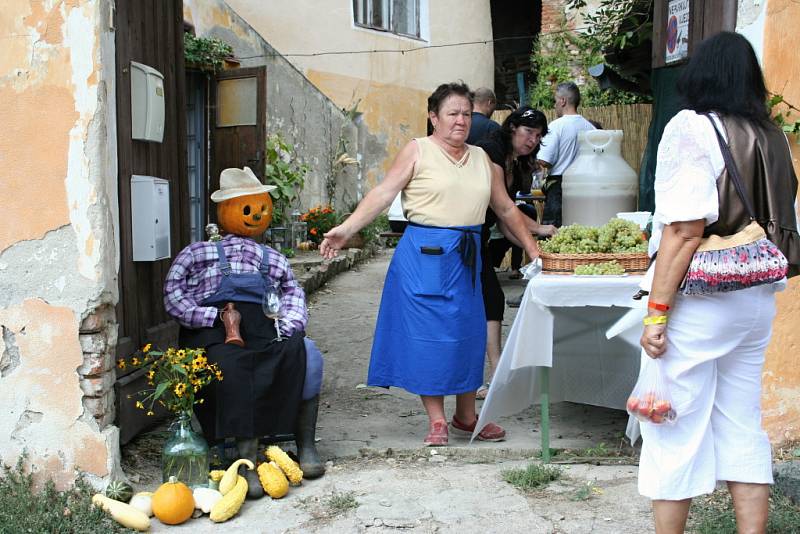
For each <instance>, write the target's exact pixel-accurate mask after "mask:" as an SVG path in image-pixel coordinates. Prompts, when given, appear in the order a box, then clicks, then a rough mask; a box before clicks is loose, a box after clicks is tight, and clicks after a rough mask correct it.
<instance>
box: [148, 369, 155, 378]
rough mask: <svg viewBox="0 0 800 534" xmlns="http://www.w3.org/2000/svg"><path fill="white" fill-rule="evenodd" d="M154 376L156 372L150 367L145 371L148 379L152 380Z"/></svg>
mask: <svg viewBox="0 0 800 534" xmlns="http://www.w3.org/2000/svg"><path fill="white" fill-rule="evenodd" d="M155 376H156V372H155V371H154V370H153V369H150V370H149V371H147V378H148V380H152V379H153V378H155Z"/></svg>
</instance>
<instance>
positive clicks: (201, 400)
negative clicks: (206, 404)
mask: <svg viewBox="0 0 800 534" xmlns="http://www.w3.org/2000/svg"><path fill="white" fill-rule="evenodd" d="M204 400H205V399H200V400H199V401H197V404H203V401H204Z"/></svg>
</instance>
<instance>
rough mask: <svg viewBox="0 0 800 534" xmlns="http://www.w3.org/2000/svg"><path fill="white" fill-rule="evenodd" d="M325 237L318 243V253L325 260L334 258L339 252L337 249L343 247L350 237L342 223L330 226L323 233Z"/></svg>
mask: <svg viewBox="0 0 800 534" xmlns="http://www.w3.org/2000/svg"><path fill="white" fill-rule="evenodd" d="M324 237H325V239H323V240H322V243H320V245H319V253H320V254H321V255H322V257H323V258H325V259H326V260H330V259H333V258H335V257H336V256H337V255H338V254H339V250H341V249H342V248H344V245H345V243H347V240H348V239H350V234H349V233H348V232H347V231H346V230H345V229H344V228H342V225H341V224H340V225H339V226H336V227H335V228H331V229H330V230H329V231H328V232H327V233H325V235H324Z"/></svg>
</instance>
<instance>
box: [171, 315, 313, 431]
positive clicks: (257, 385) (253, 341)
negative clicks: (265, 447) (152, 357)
mask: <svg viewBox="0 0 800 534" xmlns="http://www.w3.org/2000/svg"><path fill="white" fill-rule="evenodd" d="M236 309H237V310H238V311H239V313H241V314H242V321H241V325H240V333H241V336H242V338H243V339H244V342H245V346H244V347H238V346H236V345H231V344H225V327H224V326H223V324H222V322H221V321H220V320H219V319H217V321H216V322H215V323H214V326H213V327H211V328H198V329H190V328H183V327H182V328H181V331H180V346H182V347H192V348H196V347H204V348H205V349H206V352H207V356H208V360H209V362H212V363H216V364H217V365H218V366H219V368H220V370H221V371H222V375H223V380H222V382H217V381H214V382H212V383H211V384H209V385H208V386H206V387H205V388H204V389H203V390H202V391H201V392H200V396H201V397H202V398H204V401H203V404H196V405H195V413H196V414H197V418H198V420H199V421H200V424H201V426H202V427H203V434H204V435H205V437H206V439H208V440H209V441H211V442H216V441H218V440H221V439H224V438H239V439H248V438H257V437H263V436H273V435H276V434H292V433H294V428H295V420H296V418H297V410H298V407H299V405H300V400H301V396H302V392H303V380H304V379H305V373H306V352H305V345H304V343H303V336H304V333H303V332H295V334H293V335H292V336H291V337H289V338H284V339H283V341H280V342H277V341H275V337H276V335H275V323H274V321H273V320H272V319H269V318H267V317H266V316H264V313H263V312H262V311H261V306H260V305H258V304H251V303H247V302H237V303H236Z"/></svg>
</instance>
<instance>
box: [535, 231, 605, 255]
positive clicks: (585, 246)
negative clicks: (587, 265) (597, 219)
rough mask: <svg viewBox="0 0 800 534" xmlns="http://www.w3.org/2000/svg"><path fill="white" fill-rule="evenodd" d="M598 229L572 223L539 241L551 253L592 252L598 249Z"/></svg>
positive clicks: (540, 245) (543, 248) (544, 249)
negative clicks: (548, 237) (546, 238)
mask: <svg viewBox="0 0 800 534" xmlns="http://www.w3.org/2000/svg"><path fill="white" fill-rule="evenodd" d="M597 240H598V229H597V228H595V227H593V226H583V225H581V224H571V225H569V226H564V227H562V228H561V229H560V230H559V231H558V233H557V234H556V235H554V236H553V237H551V238H550V239H548V240H546V241H542V242H540V243H539V248H541V249H542V251H543V252H549V253H551V254H591V253H593V252H598V250H597Z"/></svg>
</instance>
